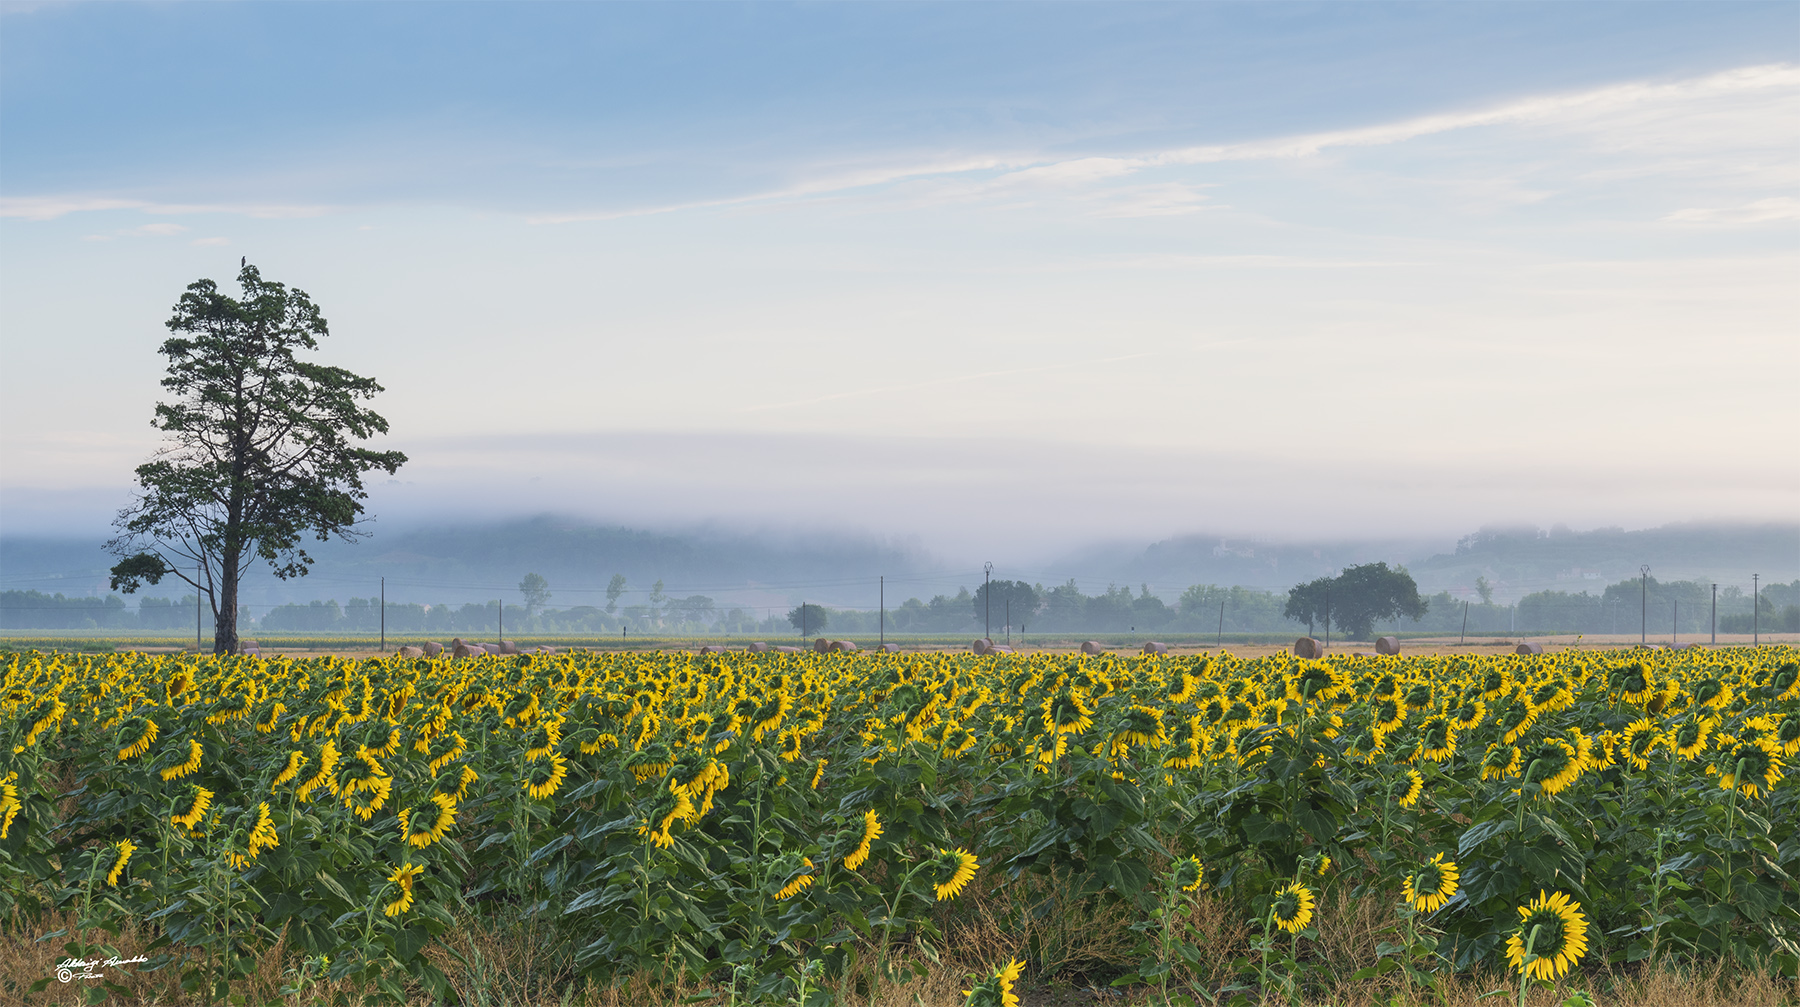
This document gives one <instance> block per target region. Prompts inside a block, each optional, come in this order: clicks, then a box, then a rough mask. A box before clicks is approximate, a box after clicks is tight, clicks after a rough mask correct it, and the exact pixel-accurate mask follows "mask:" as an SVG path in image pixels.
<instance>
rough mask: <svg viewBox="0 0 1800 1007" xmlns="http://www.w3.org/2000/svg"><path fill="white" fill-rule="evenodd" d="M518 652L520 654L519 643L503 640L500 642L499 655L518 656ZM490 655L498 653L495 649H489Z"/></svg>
mask: <svg viewBox="0 0 1800 1007" xmlns="http://www.w3.org/2000/svg"><path fill="white" fill-rule="evenodd" d="M518 652H519V645H518V644H517V643H515V642H514V641H512V640H501V641H500V650H499V651H498V653H501V654H517V653H518ZM488 653H490V654H492V653H496V651H495V650H494V648H492V647H489V648H488Z"/></svg>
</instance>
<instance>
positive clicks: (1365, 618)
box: [1282, 562, 1428, 640]
mask: <svg viewBox="0 0 1800 1007" xmlns="http://www.w3.org/2000/svg"><path fill="white" fill-rule="evenodd" d="M1427 607H1428V606H1427V604H1426V601H1425V599H1424V598H1421V597H1420V596H1419V585H1418V584H1417V583H1415V582H1414V581H1413V579H1412V574H1409V573H1407V572H1406V568H1405V567H1395V568H1393V569H1389V568H1388V565H1387V564H1386V563H1385V562H1382V563H1364V564H1362V565H1360V566H1352V567H1346V568H1344V571H1343V572H1342V573H1340V574H1338V575H1337V576H1336V577H1320V578H1319V579H1317V580H1314V581H1310V582H1308V583H1305V584H1297V585H1295V586H1294V587H1293V588H1292V589H1291V590H1289V591H1288V601H1287V607H1286V608H1284V609H1283V610H1282V614H1283V615H1285V616H1287V617H1288V618H1289V619H1293V620H1295V621H1297V622H1305V623H1311V622H1314V621H1316V622H1318V623H1319V624H1320V625H1336V626H1337V627H1338V628H1339V629H1341V630H1342V631H1343V634H1344V636H1346V637H1348V638H1350V639H1356V640H1366V639H1368V638H1369V635H1370V633H1371V632H1372V631H1373V629H1374V625H1375V622H1376V620H1378V619H1393V618H1396V617H1398V616H1402V615H1404V616H1409V617H1411V618H1413V619H1421V618H1424V616H1425V612H1426V609H1427ZM1328 618H1329V620H1330V621H1329V623H1327V619H1328Z"/></svg>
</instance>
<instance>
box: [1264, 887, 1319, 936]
mask: <svg viewBox="0 0 1800 1007" xmlns="http://www.w3.org/2000/svg"><path fill="white" fill-rule="evenodd" d="M1269 913H1270V915H1271V916H1273V918H1274V920H1275V925H1276V926H1278V927H1280V928H1281V929H1283V930H1286V931H1287V932H1288V933H1290V934H1297V933H1299V932H1300V931H1302V930H1305V929H1306V927H1307V925H1308V924H1310V923H1312V918H1313V893H1312V889H1310V888H1308V887H1306V886H1305V885H1303V884H1301V883H1300V882H1298V881H1295V882H1292V883H1291V884H1288V885H1285V886H1283V887H1281V888H1278V889H1276V891H1275V900H1274V902H1272V903H1271V904H1270V905H1269Z"/></svg>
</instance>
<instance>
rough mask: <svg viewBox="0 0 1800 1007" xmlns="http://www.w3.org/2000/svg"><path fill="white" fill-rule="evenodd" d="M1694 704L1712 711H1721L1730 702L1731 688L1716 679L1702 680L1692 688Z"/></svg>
mask: <svg viewBox="0 0 1800 1007" xmlns="http://www.w3.org/2000/svg"><path fill="white" fill-rule="evenodd" d="M1693 695H1694V702H1696V703H1698V704H1700V705H1701V706H1704V707H1707V708H1708V709H1712V710H1722V709H1724V708H1725V706H1726V705H1727V704H1728V703H1730V702H1731V686H1729V685H1727V684H1726V683H1724V682H1722V681H1720V680H1719V679H1717V678H1706V679H1702V680H1701V681H1700V682H1699V683H1698V684H1696V685H1695V686H1694V688H1693Z"/></svg>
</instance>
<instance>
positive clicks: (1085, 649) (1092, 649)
mask: <svg viewBox="0 0 1800 1007" xmlns="http://www.w3.org/2000/svg"><path fill="white" fill-rule="evenodd" d="M1081 652H1082V653H1083V654H1104V653H1106V648H1105V647H1102V646H1100V641H1099V640H1085V641H1083V642H1082V644H1081Z"/></svg>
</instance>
